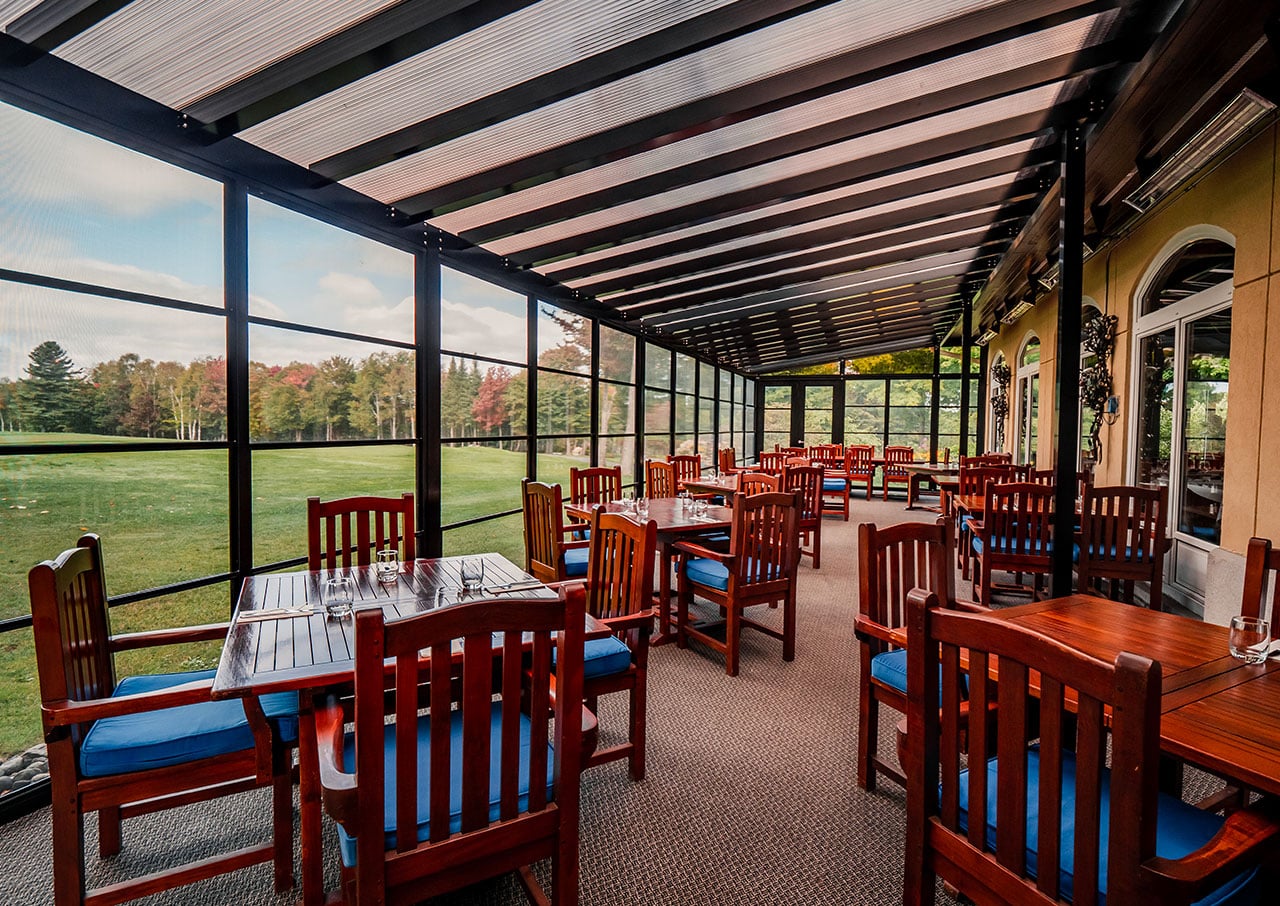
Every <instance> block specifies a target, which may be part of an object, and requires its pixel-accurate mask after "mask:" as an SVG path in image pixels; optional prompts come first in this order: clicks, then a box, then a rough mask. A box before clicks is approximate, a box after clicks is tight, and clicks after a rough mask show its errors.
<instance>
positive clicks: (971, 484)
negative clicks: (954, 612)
mask: <svg viewBox="0 0 1280 906" xmlns="http://www.w3.org/2000/svg"><path fill="white" fill-rule="evenodd" d="M1012 480H1013V470H1012V466H1010V465H1008V464H1007V463H1002V464H997V465H977V466H972V465H963V466H961V467H960V471H959V473H957V475H956V495H957V496H961V497H981V496H982V495H983V494H985V493H986V491H987V485H988V484H989V483H990V482H993V481H994V482H1002V481H1012ZM973 519H974V517H973V516H972V515H969V514H961V515H960V523H959V525H957V526H956V559H957V560H958V561H959V563H960V574H961V575H962V576H963V577H964V578H965V579H968V578H969V567H970V564H971V563H972V562H973V541H972V538H973V536H972V534H971V533H970V531H969V523H970V522H972V521H973Z"/></svg>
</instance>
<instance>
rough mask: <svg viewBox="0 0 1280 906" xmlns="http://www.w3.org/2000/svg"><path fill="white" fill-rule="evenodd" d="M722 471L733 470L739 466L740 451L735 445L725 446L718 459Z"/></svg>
mask: <svg viewBox="0 0 1280 906" xmlns="http://www.w3.org/2000/svg"><path fill="white" fill-rule="evenodd" d="M716 463H717V465H718V466H719V467H720V471H721V472H732V471H734V470H735V469H737V468H738V451H737V450H735V449H734V448H733V447H725V448H724V449H723V450H721V451H720V452H719V454H718V455H717V459H716Z"/></svg>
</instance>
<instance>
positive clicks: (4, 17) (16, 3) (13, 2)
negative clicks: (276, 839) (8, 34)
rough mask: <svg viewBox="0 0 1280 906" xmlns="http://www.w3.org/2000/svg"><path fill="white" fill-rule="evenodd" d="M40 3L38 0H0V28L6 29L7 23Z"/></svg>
mask: <svg viewBox="0 0 1280 906" xmlns="http://www.w3.org/2000/svg"><path fill="white" fill-rule="evenodd" d="M39 5H40V0H0V30H3V31H7V30H8V28H9V23H11V22H13V20H15V19H17V18H19V17H20V16H22V15H24V14H25V13H27V11H29V10H31V9H34V8H35V7H37V6H39Z"/></svg>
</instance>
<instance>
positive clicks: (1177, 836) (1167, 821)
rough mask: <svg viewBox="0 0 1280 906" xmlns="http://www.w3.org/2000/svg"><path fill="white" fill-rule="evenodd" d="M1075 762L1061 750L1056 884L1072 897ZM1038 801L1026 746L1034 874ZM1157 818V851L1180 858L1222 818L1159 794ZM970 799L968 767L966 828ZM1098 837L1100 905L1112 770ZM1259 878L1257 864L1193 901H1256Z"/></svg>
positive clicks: (993, 763) (991, 796)
mask: <svg viewBox="0 0 1280 906" xmlns="http://www.w3.org/2000/svg"><path fill="white" fill-rule="evenodd" d="M998 773H999V771H998V763H997V760H996V759H995V758H992V759H991V760H989V761H988V762H987V832H986V838H987V846H988V847H989V848H990V849H991V850H992V851H994V850H995V845H996V825H995V820H996V818H995V816H996V791H997V790H998V789H999V782H998V777H997V775H998ZM1075 798H1076V762H1075V758H1074V756H1073V755H1072V753H1070V752H1063V753H1062V824H1061V841H1060V848H1059V852H1060V853H1061V856H1060V858H1061V865H1060V867H1059V879H1058V883H1059V885H1060V887H1061V890H1062V898H1063V899H1065V900H1071V899H1072V897H1073V893H1074V886H1073V881H1074V878H1073V876H1072V865H1073V860H1074V859H1075V813H1076V811H1075V806H1076V802H1075ZM1039 802H1040V753H1039V751H1038V750H1037V749H1034V748H1033V749H1031V750H1030V751H1028V753H1027V873H1028V874H1029V875H1030V876H1031V877H1033V878H1034V877H1035V876H1036V867H1037V866H1036V852H1037V848H1038V847H1037V838H1038V834H1039V823H1040V817H1039V808H1038V806H1039ZM1159 802H1160V804H1159V823H1158V825H1157V827H1156V855H1157V856H1160V857H1162V858H1165V859H1180V858H1182V857H1183V856H1185V855H1187V854H1188V853H1190V852H1193V851H1195V850H1197V849H1199V848H1200V847H1201V846H1203V845H1204V844H1205V843H1207V842H1208V841H1209V838H1210V837H1212V836H1213V835H1214V834H1215V833H1217V831H1218V829H1219V828H1220V827H1221V826H1222V823H1223V818H1222V817H1221V816H1219V815H1215V814H1213V813H1212V812H1206V811H1203V810H1201V809H1198V808H1195V807H1194V806H1191V805H1187V804H1186V803H1185V802H1182V801H1181V800H1179V799H1176V798H1174V797H1173V796H1168V795H1166V794H1164V793H1161V794H1160V799H1159ZM968 804H969V772H968V771H964V772H963V773H961V775H960V829H961V830H962V831H967V830H968V826H969V822H968ZM1101 813H1102V819H1101V821H1102V823H1101V835H1100V836H1101V839H1100V840H1099V841H1098V848H1099V861H1100V862H1101V864H1100V865H1099V866H1098V889H1099V890H1100V891H1101V892H1102V894H1103V895H1102V896H1100V897H1099V898H1098V902H1099V903H1100V904H1105V903H1106V896H1105V893H1106V889H1107V841H1108V837H1109V824H1110V820H1111V773H1110V771H1104V772H1103V781H1102V803H1101ZM1261 886H1262V885H1261V879H1260V878H1259V877H1258V870H1257V869H1256V868H1254V869H1251V870H1249V871H1246V872H1243V873H1242V874H1239V875H1237V876H1236V877H1234V878H1232V879H1231V880H1230V881H1228V882H1227V883H1225V884H1223V885H1222V886H1221V887H1219V888H1218V889H1217V890H1215V891H1213V892H1212V893H1210V894H1209V895H1208V896H1206V897H1205V898H1204V899H1201V900H1197V901H1196V906H1226V904H1228V903H1229V904H1232V906H1237V904H1246V903H1247V904H1255V903H1257V902H1258V898H1259V896H1260V893H1261Z"/></svg>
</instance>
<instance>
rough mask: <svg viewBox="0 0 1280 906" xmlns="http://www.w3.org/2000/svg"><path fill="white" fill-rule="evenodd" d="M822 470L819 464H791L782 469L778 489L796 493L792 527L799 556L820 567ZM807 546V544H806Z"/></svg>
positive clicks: (816, 567) (814, 566)
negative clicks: (797, 506)
mask: <svg viewBox="0 0 1280 906" xmlns="http://www.w3.org/2000/svg"><path fill="white" fill-rule="evenodd" d="M824 477H825V473H824V472H823V470H822V467H821V466H813V465H807V464H806V465H793V466H788V467H787V468H786V469H784V470H783V472H782V490H783V491H785V492H788V493H793V494H796V495H797V499H798V500H799V501H800V512H799V513H798V514H797V516H796V519H797V521H796V527H797V529H798V530H799V532H800V556H802V557H808V558H810V559H811V560H813V568H814V569H820V568H821V567H822V494H823V481H824ZM806 545H807V547H806Z"/></svg>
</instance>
